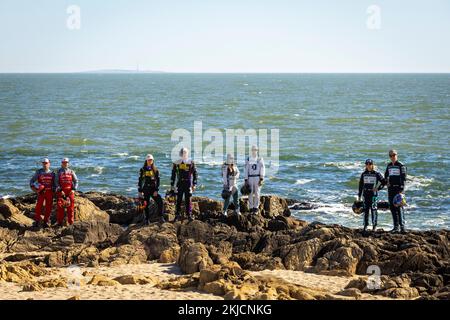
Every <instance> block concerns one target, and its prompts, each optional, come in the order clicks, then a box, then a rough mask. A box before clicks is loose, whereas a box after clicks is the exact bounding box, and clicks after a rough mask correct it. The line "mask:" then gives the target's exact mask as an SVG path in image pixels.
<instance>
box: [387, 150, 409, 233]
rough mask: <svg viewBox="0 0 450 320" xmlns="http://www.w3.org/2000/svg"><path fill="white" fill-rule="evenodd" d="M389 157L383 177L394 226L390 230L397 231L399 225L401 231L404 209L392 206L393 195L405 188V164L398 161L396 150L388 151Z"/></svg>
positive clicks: (403, 225)
mask: <svg viewBox="0 0 450 320" xmlns="http://www.w3.org/2000/svg"><path fill="white" fill-rule="evenodd" d="M389 158H390V159H391V162H390V163H388V165H387V167H386V172H385V174H384V177H385V179H386V181H387V186H388V198H389V209H390V210H391V213H392V220H393V222H394V228H393V229H392V230H391V232H398V231H399V227H400V231H401V232H402V233H403V232H405V216H404V211H403V208H402V207H396V206H394V197H395V196H396V195H397V194H399V193H403V192H404V190H405V182H406V166H405V165H404V164H403V163H401V162H400V161H398V153H397V151H396V150H390V151H389Z"/></svg>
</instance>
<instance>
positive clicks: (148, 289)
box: [0, 263, 223, 300]
mask: <svg viewBox="0 0 450 320" xmlns="http://www.w3.org/2000/svg"><path fill="white" fill-rule="evenodd" d="M54 271H55V274H54V275H52V276H47V277H42V279H47V278H55V277H56V278H57V277H58V275H61V276H64V277H66V278H67V277H69V279H79V278H81V279H83V280H84V281H85V282H86V283H87V282H88V281H89V280H90V279H91V278H92V274H101V275H105V276H107V277H109V278H115V277H118V276H121V275H145V276H150V277H155V278H158V279H159V280H165V279H169V278H172V277H177V276H180V275H181V274H182V273H181V271H180V269H179V268H178V267H177V266H176V265H174V264H162V263H147V264H138V265H131V264H129V265H119V266H113V267H97V268H84V267H81V268H79V269H77V268H70V269H67V268H55V270H54ZM85 271H87V272H89V275H86V276H83V275H82V274H83V273H84V272H85ZM38 279H39V278H38ZM22 287H23V286H22V285H18V284H15V283H10V282H5V281H0V299H1V300H26V299H29V298H32V299H34V300H53V299H54V300H65V299H68V298H70V297H73V296H78V297H79V298H80V299H81V300H223V298H222V297H219V296H214V295H212V294H207V293H202V292H198V291H185V292H183V291H169V290H161V289H158V288H154V287H153V285H152V284H147V285H119V286H96V285H82V286H77V285H69V288H45V289H44V290H42V291H33V292H23V291H22Z"/></svg>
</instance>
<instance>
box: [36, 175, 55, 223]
mask: <svg viewBox="0 0 450 320" xmlns="http://www.w3.org/2000/svg"><path fill="white" fill-rule="evenodd" d="M54 183H55V173H54V172H53V171H51V170H48V171H45V170H44V169H39V170H36V172H35V174H34V175H33V177H32V178H31V180H30V187H31V188H32V189H33V190H37V189H38V188H39V185H42V186H44V189H43V190H42V191H39V192H38V197H37V202H36V209H35V214H34V220H35V221H36V222H39V221H41V219H42V211H43V210H42V209H43V206H44V202H45V214H44V221H45V222H46V223H48V222H49V220H50V215H51V213H52V207H53V191H54Z"/></svg>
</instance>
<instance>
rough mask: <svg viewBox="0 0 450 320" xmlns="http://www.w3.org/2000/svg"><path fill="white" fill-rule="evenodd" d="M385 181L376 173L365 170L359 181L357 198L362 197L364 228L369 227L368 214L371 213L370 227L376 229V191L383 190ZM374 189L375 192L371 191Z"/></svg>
mask: <svg viewBox="0 0 450 320" xmlns="http://www.w3.org/2000/svg"><path fill="white" fill-rule="evenodd" d="M385 184H386V180H385V179H384V178H383V176H382V175H381V173H379V172H378V171H375V170H373V171H368V170H365V171H364V172H363V173H362V174H361V178H360V179H359V191H358V197H359V198H360V197H361V194H362V195H363V196H364V228H367V226H368V225H369V212H370V211H371V212H372V226H374V227H376V226H377V222H378V208H377V197H378V191H380V190H381V189H383V187H384V185H385ZM375 187H376V191H375V192H374V191H373V189H374V188H375Z"/></svg>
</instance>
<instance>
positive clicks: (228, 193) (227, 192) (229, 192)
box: [222, 189, 231, 200]
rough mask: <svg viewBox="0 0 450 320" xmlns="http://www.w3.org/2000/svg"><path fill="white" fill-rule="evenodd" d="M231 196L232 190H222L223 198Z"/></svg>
mask: <svg viewBox="0 0 450 320" xmlns="http://www.w3.org/2000/svg"><path fill="white" fill-rule="evenodd" d="M230 196H231V191H230V190H227V189H223V190H222V199H224V200H226V199H228V198H229V197H230Z"/></svg>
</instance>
